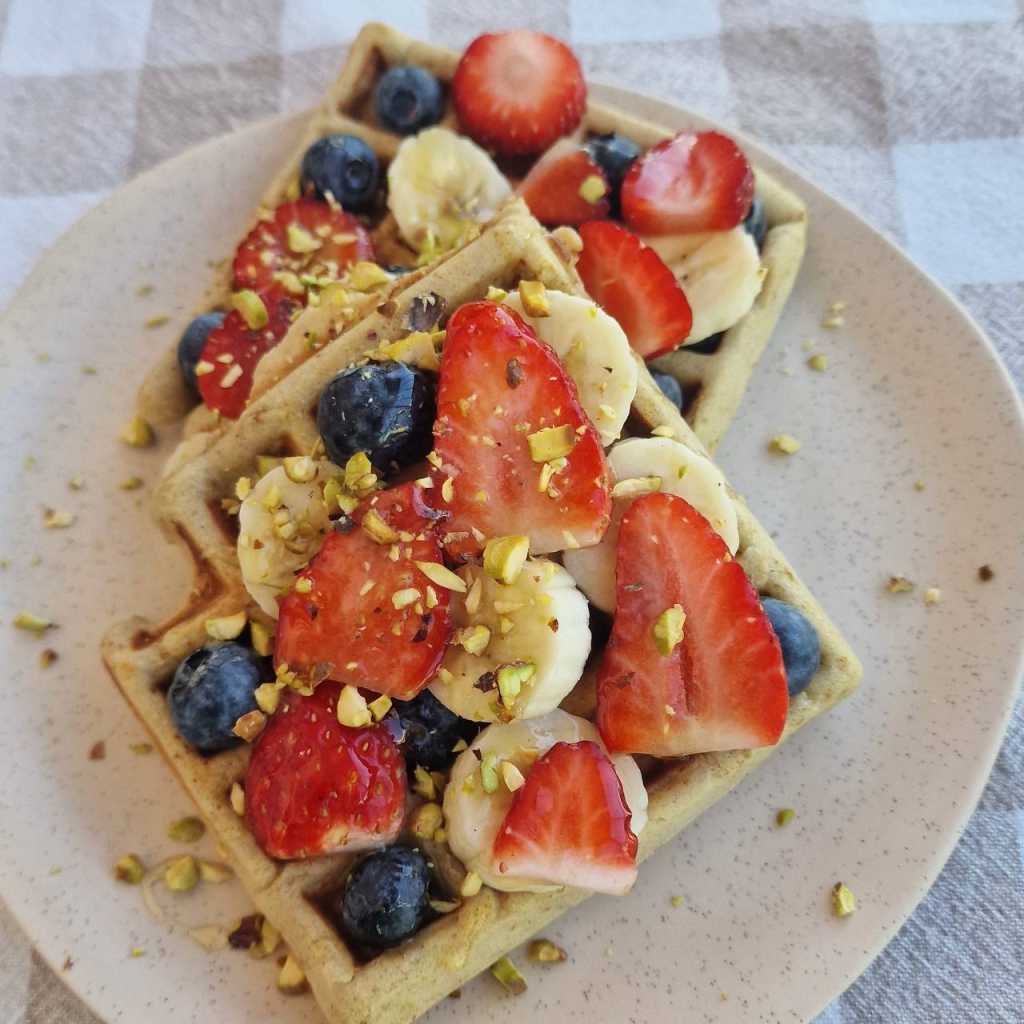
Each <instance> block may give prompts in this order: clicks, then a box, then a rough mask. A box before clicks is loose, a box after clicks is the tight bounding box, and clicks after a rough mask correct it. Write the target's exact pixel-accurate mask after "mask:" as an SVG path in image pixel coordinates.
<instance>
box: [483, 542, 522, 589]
mask: <svg viewBox="0 0 1024 1024" xmlns="http://www.w3.org/2000/svg"><path fill="white" fill-rule="evenodd" d="M529 554H530V538H529V537H524V536H519V535H516V534H513V535H511V536H508V537H494V538H492V539H491V540H489V541H488V542H487V543H486V544H485V545H484V572H486V573H487V575H488V576H490V577H491V578H492V579H495V580H497V581H498V582H499V583H506V584H512V583H515V581H516V580H517V579H519V574H520V573H521V572H522V570H523V566H524V565H525V564H526V559H527V557H528V556H529Z"/></svg>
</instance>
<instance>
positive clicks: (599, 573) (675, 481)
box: [562, 437, 740, 612]
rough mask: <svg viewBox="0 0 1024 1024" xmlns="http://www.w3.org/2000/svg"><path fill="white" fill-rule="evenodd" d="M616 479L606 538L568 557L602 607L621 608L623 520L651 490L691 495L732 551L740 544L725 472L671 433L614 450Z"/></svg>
mask: <svg viewBox="0 0 1024 1024" xmlns="http://www.w3.org/2000/svg"><path fill="white" fill-rule="evenodd" d="M608 466H609V468H610V469H611V474H612V479H613V480H614V481H616V483H615V486H614V487H613V489H612V497H613V498H614V502H613V505H612V521H611V524H610V525H609V527H608V532H607V533H606V534H605V535H604V537H602V538H601V541H600V543H598V544H595V545H594V546H593V547H589V548H579V549H577V550H575V551H566V552H565V553H564V554H563V556H562V561H563V562H565V567H566V569H568V570H569V572H570V573H572V576H573V578H574V579H575V580H576V583H577V585H578V586H579V587H580V589H581V590H582V591H583V593H585V594H586V595H587V597H589V598H590V600H591V601H592V602H593V603H594V604H595V605H596V606H597V607H598V608H600V609H601V610H602V611H606V612H613V611H614V610H615V556H616V550H617V547H618V540H619V523H620V522H621V521H622V516H623V513H625V511H626V509H627V508H628V507H629V504H630V502H632V501H633V500H634V499H635V498H637V497H639V496H640V495H641V494H644V493H647V492H648V491H652V490H656V491H665V492H666V493H668V494H677V495H678V496H679V497H680V498H685V499H686V500H687V501H688V502H689V503H690V504H691V505H692V506H693V507H694V508H695V509H696V510H697V511H698V512H700V513H701V515H703V516H704V518H705V519H707V520H708V522H709V523H711V525H712V526H713V527H714V528H715V530H717V531H718V533H719V534H720V535H721V537H722V540H724V541H725V543H726V544H727V545H728V547H729V550H730V551H731V552H732V553H733V554H735V553H736V548H737V547H739V542H740V535H739V525H738V523H737V520H736V506H735V505H733V503H732V499H731V498H730V497H729V494H728V491H727V489H726V486H725V477H724V476H722V473H721V471H720V470H719V469H718V467H717V466H716V465H715V464H714V463H713V462H711V460H710V459H707V458H705V457H704V456H703V455H698V454H697V453H696V452H695V451H693V450H692V449H690V448H688V447H687V446H686V445H685V444H681V443H680V442H679V441H673V440H672V439H671V438H668V437H632V438H628V439H627V440H625V441H620V442H619V443H618V444H617V445H614V446H613V447H612V449H611V451H609V452H608Z"/></svg>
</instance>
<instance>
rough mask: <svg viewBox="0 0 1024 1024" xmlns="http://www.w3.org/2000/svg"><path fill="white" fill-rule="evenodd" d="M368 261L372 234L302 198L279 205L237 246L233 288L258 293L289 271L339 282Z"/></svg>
mask: <svg viewBox="0 0 1024 1024" xmlns="http://www.w3.org/2000/svg"><path fill="white" fill-rule="evenodd" d="M372 259H373V243H372V242H371V241H370V235H369V233H368V232H367V230H366V228H364V227H363V225H362V224H360V223H359V221H358V220H356V218H355V217H353V216H352V215H351V214H349V213H345V212H344V211H343V210H341V209H340V208H338V207H332V206H330V205H329V204H328V203H326V202H324V201H323V200H321V199H313V198H311V197H309V196H306V197H304V198H302V199H296V200H294V201H293V202H289V203H282V204H281V205H280V206H279V207H278V208H277V209H276V210H274V212H273V213H272V214H271V215H270V216H269V217H268V218H267V219H266V220H261V221H260V222H259V224H257V225H256V227H254V228H253V229H252V231H250V232H249V234H248V236H247V237H246V238H245V239H244V240H243V241H242V242H241V244H240V245H239V246H238V249H237V250H236V252H235V262H234V266H233V272H234V279H235V287H236V288H251V289H253V291H262V290H263V289H264V288H268V287H270V286H271V285H272V284H274V283H275V281H278V280H279V278H277V277H275V274H281V273H284V272H289V271H290V272H291V273H293V274H295V275H299V274H307V273H309V274H314V275H315V276H317V277H329V278H338V277H340V276H341V274H343V273H344V271H345V268H346V267H348V266H349V265H350V264H352V263H355V262H356V260H372ZM293 287H294V284H293ZM296 294H298V293H296ZM300 298H301V299H302V301H305V300H304V297H302V296H300Z"/></svg>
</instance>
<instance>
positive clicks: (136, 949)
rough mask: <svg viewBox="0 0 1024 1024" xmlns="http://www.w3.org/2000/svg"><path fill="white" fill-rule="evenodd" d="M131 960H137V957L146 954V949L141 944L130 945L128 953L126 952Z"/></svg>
mask: <svg viewBox="0 0 1024 1024" xmlns="http://www.w3.org/2000/svg"><path fill="white" fill-rule="evenodd" d="M128 955H129V956H130V957H131V958H132V959H133V960H138V959H139V957H143V956H145V955H146V951H145V950H144V949H143V948H142V947H141V946H132V948H131V951H130V953H129V954H128Z"/></svg>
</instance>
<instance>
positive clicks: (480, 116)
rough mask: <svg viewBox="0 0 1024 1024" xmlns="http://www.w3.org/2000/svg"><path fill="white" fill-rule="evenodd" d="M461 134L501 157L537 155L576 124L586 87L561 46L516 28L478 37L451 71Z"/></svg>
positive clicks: (577, 65)
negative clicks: (453, 75)
mask: <svg viewBox="0 0 1024 1024" xmlns="http://www.w3.org/2000/svg"><path fill="white" fill-rule="evenodd" d="M452 97H453V99H454V101H455V111H456V113H457V114H458V116H459V124H460V125H461V127H462V130H463V131H464V132H465V133H466V134H467V135H469V136H470V137H471V138H473V139H475V140H476V141H477V142H479V143H480V145H481V146H485V147H486V148H488V149H493V150H494V151H495V152H497V153H500V154H502V155H503V156H519V155H523V154H529V153H539V152H540V151H541V150H543V149H547V147H548V146H550V145H551V143H553V142H554V141H555V140H556V139H559V138H561V137H562V136H563V135H568V134H569V132H571V131H573V130H574V129H575V128H576V126H577V125H578V124H579V123H580V119H581V118H582V117H583V111H584V109H585V108H586V105H587V85H586V82H584V81H583V71H582V69H581V68H580V62H579V61H578V60H577V59H576V57H575V55H574V54H573V52H572V50H570V49H569V47H568V46H566V45H565V43H563V42H561V41H560V40H558V39H555V38H554V37H553V36H548V35H544V33H543V32H529V31H526V30H525V29H519V30H516V31H513V32H495V33H492V34H489V35H483V36H478V37H477V38H476V39H474V40H473V42H471V43H470V44H469V46H468V47H466V52H465V53H464V54H463V55H462V59H461V60H460V61H459V66H458V67H457V68H456V69H455V77H454V78H453V79H452Z"/></svg>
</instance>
